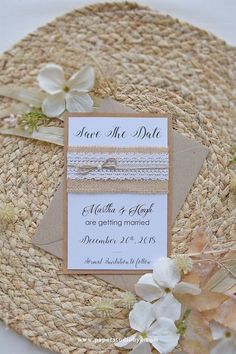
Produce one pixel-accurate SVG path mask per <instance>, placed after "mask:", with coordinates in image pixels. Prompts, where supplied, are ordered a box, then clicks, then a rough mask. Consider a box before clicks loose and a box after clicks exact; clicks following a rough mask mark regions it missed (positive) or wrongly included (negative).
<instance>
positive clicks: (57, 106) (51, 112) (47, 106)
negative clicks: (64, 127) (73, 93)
mask: <svg viewBox="0 0 236 354" xmlns="http://www.w3.org/2000/svg"><path fill="white" fill-rule="evenodd" d="M42 111H43V113H44V114H45V115H46V116H47V117H57V116H59V115H60V114H62V113H63V112H64V111H65V96H64V93H57V94H56V95H48V96H47V97H46V98H45V100H44V101H43V104H42Z"/></svg>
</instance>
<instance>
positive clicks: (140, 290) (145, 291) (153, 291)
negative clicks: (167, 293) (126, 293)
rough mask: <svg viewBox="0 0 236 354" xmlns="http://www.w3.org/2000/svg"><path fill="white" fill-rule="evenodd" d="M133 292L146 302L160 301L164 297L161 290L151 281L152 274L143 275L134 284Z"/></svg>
mask: <svg viewBox="0 0 236 354" xmlns="http://www.w3.org/2000/svg"><path fill="white" fill-rule="evenodd" d="M135 292H136V294H137V295H138V296H140V297H142V298H143V299H144V300H146V301H153V300H157V299H160V297H162V296H163V295H164V292H163V290H162V289H161V288H160V287H159V286H158V284H157V283H156V282H155V280H154V279H153V275H152V273H147V274H144V275H143V276H142V277H141V278H140V279H139V280H138V282H137V283H136V284H135Z"/></svg>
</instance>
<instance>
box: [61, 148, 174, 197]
mask: <svg viewBox="0 0 236 354" xmlns="http://www.w3.org/2000/svg"><path fill="white" fill-rule="evenodd" d="M90 149H91V150H90ZM90 149H88V148H84V149H78V148H76V149H75V148H71V147H69V148H68V152H67V191H68V192H82V193H106V192H111V193H117V192H119V193H123V192H124V193H126V192H128V193H162V192H165V193H166V192H167V191H168V183H169V151H168V150H167V149H165V148H161V149H157V148H156V149H155V148H147V149H144V148H142V149H141V148H139V149H135V148H133V149H129V148H106V149H105V148H103V149H102V148H97V147H96V148H95V147H93V148H90ZM130 150H131V151H130Z"/></svg>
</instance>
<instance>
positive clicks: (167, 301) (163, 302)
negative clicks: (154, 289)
mask: <svg viewBox="0 0 236 354" xmlns="http://www.w3.org/2000/svg"><path fill="white" fill-rule="evenodd" d="M153 310H154V313H155V315H156V318H157V319H158V318H160V317H167V318H170V319H171V320H173V321H177V320H178V319H179V318H180V315H181V304H180V302H179V301H178V300H176V298H175V297H174V296H173V295H172V294H167V295H166V296H164V297H162V298H161V299H159V300H158V301H157V302H155V303H154V304H153Z"/></svg>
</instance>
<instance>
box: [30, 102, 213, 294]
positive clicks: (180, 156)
mask: <svg viewBox="0 0 236 354" xmlns="http://www.w3.org/2000/svg"><path fill="white" fill-rule="evenodd" d="M99 111H100V112H109V113H131V112H134V111H133V110H132V109H130V108H128V107H125V106H123V105H121V104H120V103H117V102H116V101H114V100H112V99H110V98H106V99H104V100H103V102H102V105H101V107H100V109H99ZM207 154H208V149H207V148H206V147H205V146H203V145H201V144H199V143H198V142H196V141H194V140H191V139H189V138H187V137H185V136H183V135H182V134H180V133H177V132H175V131H174V132H173V176H174V177H173V210H172V221H173V222H174V220H175V218H176V216H177V214H178V212H179V211H180V209H181V207H182V205H183V203H184V201H185V199H186V197H187V195H188V192H189V191H190V189H191V187H192V185H193V183H194V181H195V179H196V177H197V175H198V173H199V171H200V169H201V167H202V164H203V162H204V160H205V159H206V156H207ZM63 188H64V186H63V182H62V184H61V185H60V186H59V188H58V190H57V192H56V193H55V196H54V198H53V200H52V201H51V204H50V205H49V208H48V210H47V211H46V213H45V215H44V217H43V219H42V220H41V222H40V224H39V227H38V230H37V233H36V235H35V236H34V237H33V240H32V242H33V244H34V245H36V246H38V247H40V248H42V249H44V250H45V251H47V252H49V253H51V254H53V255H55V256H57V257H59V258H63V203H64V201H63V198H64V194H63ZM96 276H97V277H98V278H100V279H103V280H105V281H107V282H109V283H111V284H113V285H115V286H117V287H119V288H121V289H124V290H133V287H134V284H135V283H136V281H137V279H138V278H139V277H140V275H132V274H127V275H96Z"/></svg>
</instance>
